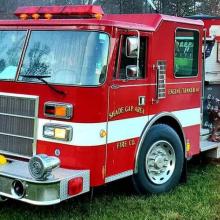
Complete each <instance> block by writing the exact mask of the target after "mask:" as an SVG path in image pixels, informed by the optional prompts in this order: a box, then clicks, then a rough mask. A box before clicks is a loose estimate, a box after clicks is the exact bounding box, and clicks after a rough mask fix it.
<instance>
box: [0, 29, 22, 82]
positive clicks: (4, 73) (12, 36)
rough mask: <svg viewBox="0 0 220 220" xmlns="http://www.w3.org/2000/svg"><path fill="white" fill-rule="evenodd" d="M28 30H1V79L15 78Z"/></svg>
mask: <svg viewBox="0 0 220 220" xmlns="http://www.w3.org/2000/svg"><path fill="white" fill-rule="evenodd" d="M25 36H26V31H0V79H4V80H14V79H15V76H16V71H17V67H18V63H19V59H20V56H21V53H22V48H23V46H24V41H25Z"/></svg>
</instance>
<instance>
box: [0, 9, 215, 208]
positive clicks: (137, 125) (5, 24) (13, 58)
mask: <svg viewBox="0 0 220 220" xmlns="http://www.w3.org/2000/svg"><path fill="white" fill-rule="evenodd" d="M15 14H16V15H17V17H19V18H20V19H15V20H1V21H0V118H1V122H2V123H1V125H0V152H1V156H0V163H1V165H0V195H1V197H2V199H5V198H13V199H17V200H20V201H23V202H27V203H31V204H35V205H51V204H55V203H59V202H61V201H63V200H65V199H68V198H71V197H74V196H77V195H79V194H82V193H85V192H88V191H90V189H91V188H92V187H96V186H100V185H103V184H106V183H109V182H112V181H115V180H117V179H121V178H124V177H128V176H132V181H133V184H134V186H135V188H136V189H137V191H138V192H140V193H147V192H150V193H161V192H166V191H169V190H170V189H171V188H173V187H174V186H175V185H177V184H178V182H179V180H180V178H181V176H184V175H185V172H184V171H185V167H186V166H185V165H186V160H187V159H189V158H191V157H192V156H194V155H196V154H199V153H200V152H201V151H202V146H203V145H202V144H201V141H200V128H201V117H202V100H201V97H202V91H203V87H202V85H203V79H202V69H203V67H202V43H203V22H202V21H199V20H192V19H186V18H178V17H172V16H167V15H161V14H142V15H141V14H136V15H105V14H104V13H103V11H102V9H101V7H99V6H94V5H85V6H50V7H46V6H44V7H37V6H32V7H21V8H18V9H17V11H16V12H15ZM212 143H213V142H212ZM205 146H207V145H205ZM211 148H215V149H217V148H218V146H217V145H216V144H215V145H214V146H213V145H212V146H211V147H209V148H206V150H207V149H211Z"/></svg>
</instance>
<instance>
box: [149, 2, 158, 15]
mask: <svg viewBox="0 0 220 220" xmlns="http://www.w3.org/2000/svg"><path fill="white" fill-rule="evenodd" d="M147 2H148V4H149V5H150V6H151V7H152V8H153V9H154V11H155V12H156V13H159V11H158V10H157V8H156V6H155V5H154V3H153V1H152V0H147Z"/></svg>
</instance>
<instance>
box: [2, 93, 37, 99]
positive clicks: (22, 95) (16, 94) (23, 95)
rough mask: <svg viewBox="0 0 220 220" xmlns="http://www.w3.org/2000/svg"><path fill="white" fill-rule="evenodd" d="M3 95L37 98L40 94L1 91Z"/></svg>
mask: <svg viewBox="0 0 220 220" xmlns="http://www.w3.org/2000/svg"><path fill="white" fill-rule="evenodd" d="M0 95H2V96H11V97H19V98H31V99H36V98H38V96H36V95H25V94H18V93H8V92H0Z"/></svg>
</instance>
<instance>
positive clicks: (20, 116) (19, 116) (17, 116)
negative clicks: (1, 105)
mask: <svg viewBox="0 0 220 220" xmlns="http://www.w3.org/2000/svg"><path fill="white" fill-rule="evenodd" d="M0 115H6V116H11V117H16V118H28V119H35V117H31V116H24V115H13V114H7V113H2V112H0Z"/></svg>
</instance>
